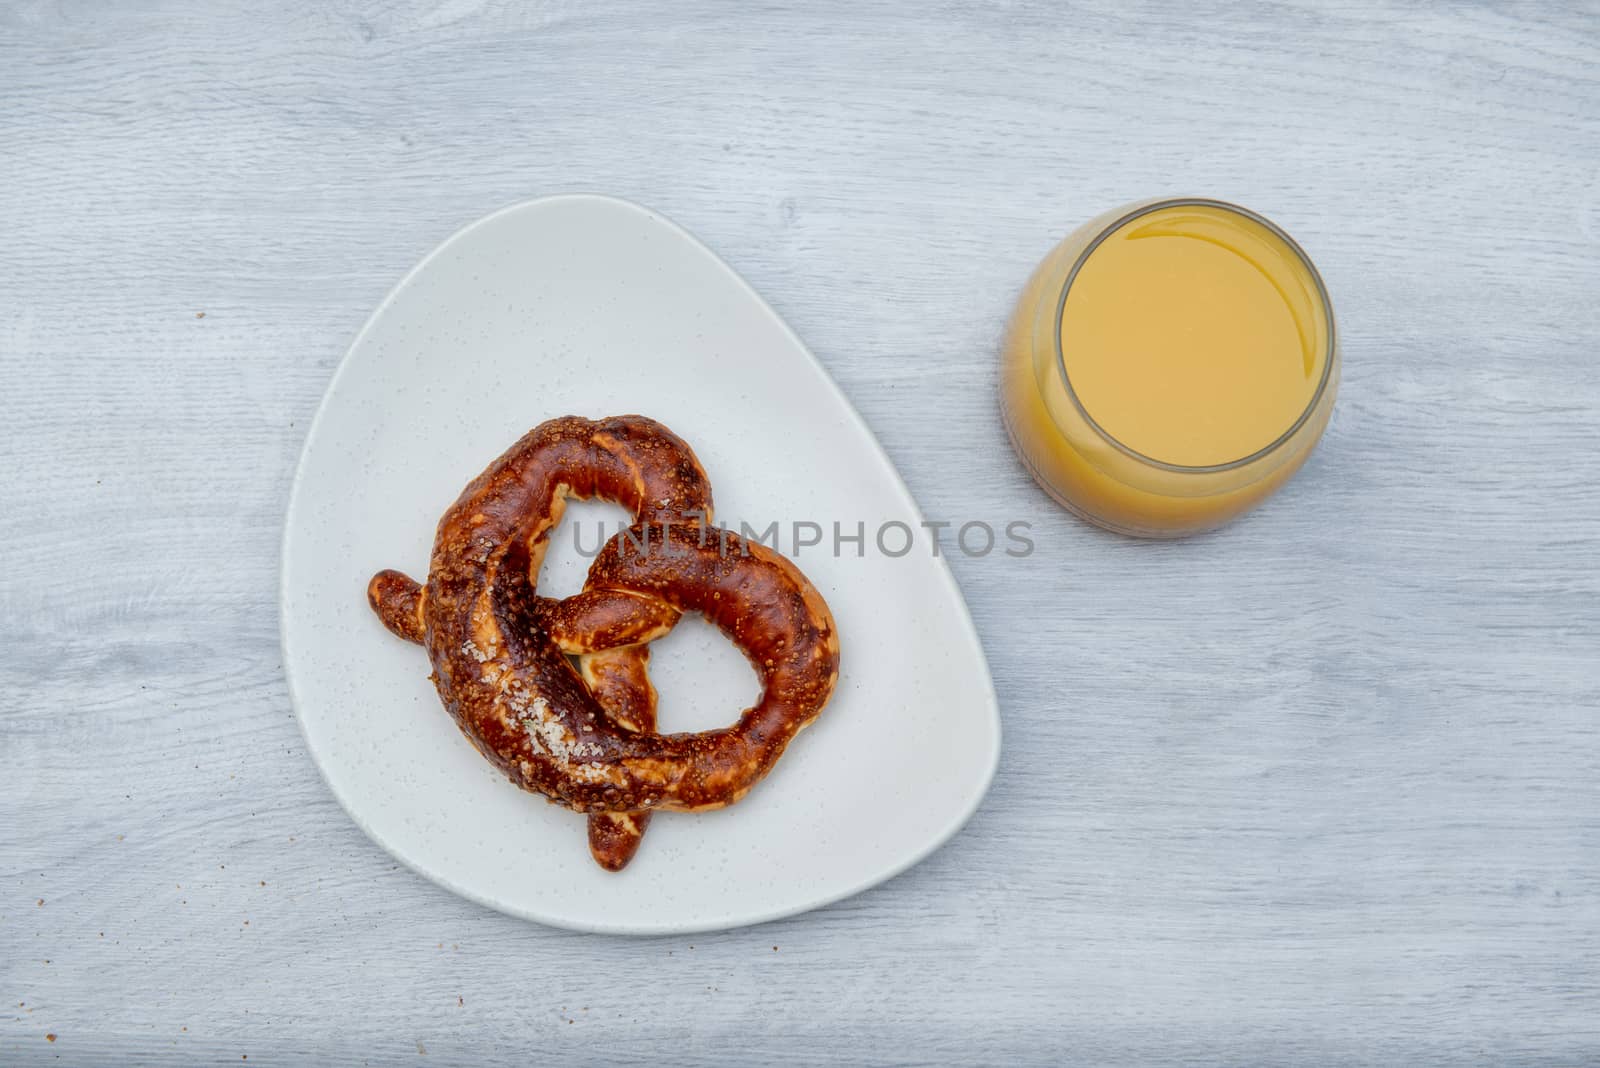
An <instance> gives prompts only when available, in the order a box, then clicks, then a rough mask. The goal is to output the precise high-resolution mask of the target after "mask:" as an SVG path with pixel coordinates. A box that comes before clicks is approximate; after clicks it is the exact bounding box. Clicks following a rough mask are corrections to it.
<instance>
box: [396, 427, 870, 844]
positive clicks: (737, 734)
mask: <svg viewBox="0 0 1600 1068" xmlns="http://www.w3.org/2000/svg"><path fill="white" fill-rule="evenodd" d="M568 497H579V498H589V497H601V498H606V499H609V500H612V501H615V502H617V503H619V504H621V505H623V506H624V507H626V508H628V509H630V510H631V511H632V512H633V513H634V517H635V523H634V525H633V527H632V528H631V529H630V530H628V531H625V532H623V533H622V534H619V535H618V536H617V537H615V538H613V539H612V540H611V541H610V542H608V543H607V544H606V545H605V547H604V548H603V549H602V550H601V551H600V553H599V555H598V556H596V558H595V560H594V562H593V564H592V565H591V567H590V569H589V576H588V580H587V582H586V584H585V588H584V590H583V592H582V593H580V594H578V595H576V596H574V597H570V598H567V599H565V600H562V601H554V600H550V599H548V598H542V597H540V596H539V595H538V593H537V588H536V583H537V579H538V574H539V569H540V565H541V564H542V562H543V559H544V553H545V550H546V548H547V546H548V539H549V535H550V532H551V531H552V530H553V529H554V528H555V526H556V525H557V523H559V521H560V518H561V514H562V511H563V508H564V507H565V501H566V499H567V498H568ZM710 515H711V490H710V484H709V482H708V480H707V478H706V476H705V472H704V471H703V469H702V468H701V467H700V464H699V462H698V460H696V458H695V456H694V453H693V452H692V451H691V450H690V449H689V447H688V445H687V444H685V443H684V442H683V441H682V439H680V438H678V437H677V436H676V435H674V434H673V433H672V432H671V431H669V430H667V428H666V427H664V426H662V425H661V424H659V423H656V422H654V421H653V420H650V419H646V418H644V417H642V416H618V417H613V418H609V419H602V420H596V421H591V420H587V419H581V418H577V417H564V418H560V419H553V420H550V421H549V422H547V423H543V424H541V425H540V426H538V427H535V428H534V429H533V430H532V431H530V432H529V433H528V434H526V435H525V436H524V437H523V438H522V440H520V441H519V442H517V444H516V445H514V446H512V447H511V448H510V449H509V450H508V451H507V452H506V453H505V454H504V455H502V456H501V457H500V458H499V459H497V460H496V461H495V462H494V463H493V464H491V465H490V466H489V468H488V469H487V470H485V471H484V472H483V474H481V475H479V476H478V478H476V479H474V480H473V482H472V483H471V484H469V485H468V486H467V488H466V490H465V491H464V492H463V493H462V494H461V496H460V498H459V499H458V500H457V501H456V502H455V504H454V505H452V506H451V507H450V509H449V510H448V511H447V512H446V513H445V515H444V517H443V518H442V519H441V520H440V522H439V528H438V533H437V536H436V538H435V542H434V549H433V557H432V561H431V564H430V567H429V572H428V581H427V585H426V586H425V587H418V585H417V584H416V583H414V582H412V581H411V580H410V579H407V578H406V577H405V576H404V575H401V574H400V573H399V572H395V571H381V572H379V573H378V574H377V575H375V576H374V577H373V579H372V581H371V582H370V583H369V585H368V598H369V600H370V601H371V603H372V606H373V609H374V610H375V611H376V612H377V614H378V617H379V618H380V619H381V620H382V621H383V622H384V624H385V626H387V627H388V628H389V629H390V630H391V631H393V632H394V633H395V634H397V635H399V636H401V637H404V638H408V639H410V640H413V641H415V640H420V641H421V642H422V644H423V645H424V646H425V647H426V649H427V651H428V656H429V659H430V660H431V661H432V663H433V681H434V684H435V686H436V687H437V689H438V691H439V696H440V699H441V700H442V701H443V703H444V706H445V708H446V709H447V710H449V712H450V714H451V715H452V716H453V717H454V718H455V720H456V722H457V723H458V724H459V725H460V727H461V729H462V730H463V732H465V734H466V735H467V737H468V738H469V739H470V740H471V741H472V742H473V744H474V745H476V746H477V748H478V749H479V751H480V752H482V753H483V754H484V756H485V757H487V758H488V759H489V760H490V761H491V762H492V763H494V764H495V765H496V766H497V767H499V768H500V769H501V770H502V771H504V772H505V773H506V774H507V775H508V776H509V777H510V778H511V780H512V781H513V782H515V783H517V784H518V785H520V786H522V787H523V788H525V789H528V790H532V791H536V792H538V793H541V794H544V795H545V796H546V797H548V798H550V799H551V800H553V801H555V802H557V803H559V804H562V805H565V806H566V807H568V808H571V809H573V810H575V811H578V812H585V813H591V814H596V815H600V816H601V819H600V820H599V821H595V820H591V823H590V843H591V847H592V849H593V851H594V853H595V856H596V859H597V860H599V861H600V862H601V863H602V864H603V865H604V866H607V867H612V868H613V870H614V868H615V867H620V866H621V864H624V863H626V862H627V859H628V857H630V856H631V855H632V852H633V849H635V848H637V845H638V838H639V835H640V834H642V833H643V826H644V819H645V818H647V817H648V815H649V813H650V812H651V811H653V810H655V809H674V810H684V811H694V810H702V809H712V808H720V807H722V806H724V805H728V804H732V803H733V802H735V801H737V800H739V799H740V798H741V797H743V796H744V795H745V794H746V793H747V792H748V791H749V790H750V788H751V787H753V786H754V785H755V784H756V783H757V782H759V781H760V780H761V779H762V778H763V777H764V776H765V775H766V774H767V772H768V771H770V770H771V768H772V766H773V764H774V763H775V762H776V761H777V759H778V758H779V757H780V756H781V755H782V753H783V751H784V749H785V748H786V747H787V745H788V743H789V741H790V740H791V739H793V737H794V736H795V734H797V733H798V732H799V731H800V730H801V729H803V728H804V727H805V726H807V725H808V724H810V723H811V722H812V721H813V720H814V719H815V718H816V716H817V714H818V713H819V712H820V711H821V710H822V707H823V706H824V705H825V704H826V703H827V701H828V699H829V697H830V696H831V695H832V693H833V689H834V686H835V684H836V683H837V681H838V673H839V640H838V633H837V631H836V629H835V626H834V622H833V617H832V615H831V614H830V613H829V611H828V606H827V604H826V602H824V600H823V599H822V596H821V595H820V594H819V593H818V592H817V591H816V589H815V588H814V587H813V586H812V585H811V584H810V582H808V581H807V580H806V578H805V576H804V575H802V574H801V572H800V570H799V569H798V568H797V567H795V566H794V565H793V564H792V563H790V562H789V561H788V560H786V559H785V558H784V557H782V556H781V555H779V554H778V553H776V552H774V551H773V550H771V549H768V548H767V547H766V546H764V545H761V544H760V543H757V542H750V541H746V540H744V539H742V538H740V537H738V536H737V535H736V534H734V533H732V532H731V531H726V530H722V529H720V528H717V527H714V526H711V525H710ZM682 612H700V613H702V614H703V615H704V616H705V618H706V619H707V620H709V621H710V622H711V623H712V624H713V625H715V626H717V627H718V628H719V629H720V630H722V632H723V633H724V634H726V635H727V636H728V637H729V638H730V639H731V640H732V641H733V642H734V644H736V645H737V646H739V647H740V648H741V649H742V650H743V651H744V653H745V655H746V656H747V657H748V658H749V660H750V662H751V664H752V665H753V666H754V667H755V670H756V674H757V676H758V678H759V679H760V681H761V685H762V694H761V698H760V699H759V700H758V701H757V703H756V704H755V705H753V706H752V707H750V708H748V709H746V710H745V711H744V712H743V714H742V715H741V716H740V717H739V719H738V721H737V722H735V723H734V724H732V725H731V726H729V727H725V728H720V729H717V730H711V731H703V732H699V733H693V734H667V735H662V734H656V733H654V730H653V729H654V726H655V722H654V721H655V692H654V689H653V688H652V687H651V686H650V683H649V678H648V675H647V673H646V663H647V659H648V649H647V645H646V643H648V642H649V641H651V640H653V639H655V638H658V637H660V636H661V635H663V634H665V633H666V632H667V631H668V630H670V629H671V628H672V626H673V625H674V624H675V623H676V622H677V619H678V617H679V615H680V614H681V613H682ZM569 656H577V657H579V663H580V669H581V672H582V673H581V675H580V673H579V672H580V669H574V667H573V665H572V663H571V661H569V659H568V657H569Z"/></svg>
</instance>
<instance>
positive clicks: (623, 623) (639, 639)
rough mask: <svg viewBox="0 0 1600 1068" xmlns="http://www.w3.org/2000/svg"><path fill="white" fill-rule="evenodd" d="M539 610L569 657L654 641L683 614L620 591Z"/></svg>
mask: <svg viewBox="0 0 1600 1068" xmlns="http://www.w3.org/2000/svg"><path fill="white" fill-rule="evenodd" d="M374 581H376V580H374ZM539 609H540V611H539V622H540V623H542V624H543V626H544V629H545V632H546V633H547V634H549V635H550V640H551V641H553V642H555V643H556V646H557V648H559V649H560V650H561V651H562V652H563V653H566V654H567V655H568V656H581V655H583V654H584V653H598V652H600V651H602V650H605V649H617V648H621V647H623V646H627V645H640V644H642V643H644V642H652V641H655V640H656V639H657V638H660V637H662V636H663V635H665V634H666V633H667V631H669V630H671V629H672V628H673V627H674V626H675V625H676V624H677V622H678V619H679V617H680V616H681V615H682V613H681V612H679V611H678V610H677V609H676V608H674V607H672V606H671V605H670V604H667V603H666V602H665V601H662V600H660V599H659V598H656V597H652V596H650V595H649V594H647V593H638V592H635V591H633V590H619V589H589V590H584V591H583V592H582V593H579V594H576V595H574V596H572V597H568V598H566V599H565V600H562V601H552V600H547V599H541V601H540V605H539ZM648 684H649V683H648V680H646V685H648ZM604 703H605V702H604V701H602V702H601V704H604ZM607 711H610V709H609V708H608V709H607Z"/></svg>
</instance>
